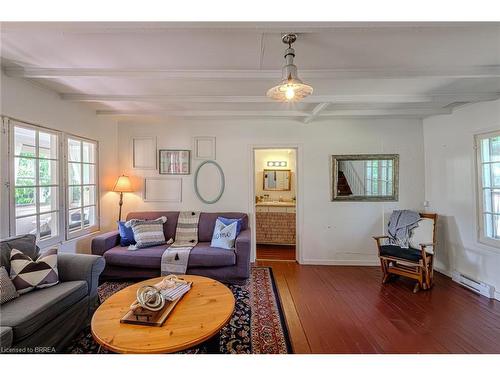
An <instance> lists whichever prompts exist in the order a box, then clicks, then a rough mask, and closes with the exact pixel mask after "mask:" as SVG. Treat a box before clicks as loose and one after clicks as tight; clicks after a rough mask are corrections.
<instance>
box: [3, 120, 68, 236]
mask: <svg viewBox="0 0 500 375" xmlns="http://www.w3.org/2000/svg"><path fill="white" fill-rule="evenodd" d="M11 134H12V138H11V140H12V142H11V155H12V156H13V157H12V160H11V162H12V164H11V166H12V167H13V168H12V173H11V182H10V186H11V196H12V199H11V210H10V211H11V223H12V225H11V228H12V230H11V232H13V233H12V234H15V235H18V234H26V233H32V234H35V235H37V236H38V238H39V240H40V241H45V242H56V241H57V240H60V238H61V235H60V234H61V233H60V223H61V202H60V196H61V195H60V194H61V179H60V153H59V139H60V134H59V133H57V132H52V131H49V130H46V129H43V130H41V129H39V128H37V127H32V126H28V125H26V126H25V125H21V124H18V123H15V124H14V125H13V126H12V127H11ZM51 240H52V241H51Z"/></svg>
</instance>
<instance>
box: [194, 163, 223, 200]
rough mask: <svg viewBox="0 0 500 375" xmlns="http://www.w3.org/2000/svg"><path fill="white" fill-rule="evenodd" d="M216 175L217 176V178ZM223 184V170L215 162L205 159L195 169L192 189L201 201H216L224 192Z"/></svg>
mask: <svg viewBox="0 0 500 375" xmlns="http://www.w3.org/2000/svg"><path fill="white" fill-rule="evenodd" d="M216 175H218V176H219V178H218V179H217V178H216ZM217 180H218V181H217ZM225 184H226V181H225V178H224V172H223V171H222V168H221V166H220V165H219V164H217V162H215V161H213V160H205V161H204V162H202V163H201V164H200V165H199V166H198V168H197V169H196V172H195V174H194V191H195V192H196V195H197V196H198V198H200V200H201V201H202V202H203V203H207V204H213V203H216V202H217V201H218V200H219V199H220V198H221V197H222V194H223V193H224V189H225Z"/></svg>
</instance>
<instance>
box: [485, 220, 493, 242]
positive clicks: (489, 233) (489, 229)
mask: <svg viewBox="0 0 500 375" xmlns="http://www.w3.org/2000/svg"><path fill="white" fill-rule="evenodd" d="M484 235H485V236H486V237H490V238H493V235H494V233H493V215H491V214H484Z"/></svg>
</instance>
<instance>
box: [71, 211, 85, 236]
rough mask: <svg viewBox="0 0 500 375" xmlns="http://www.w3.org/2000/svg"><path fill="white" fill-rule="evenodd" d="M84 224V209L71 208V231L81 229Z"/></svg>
mask: <svg viewBox="0 0 500 375" xmlns="http://www.w3.org/2000/svg"><path fill="white" fill-rule="evenodd" d="M81 226H82V210H81V209H77V210H69V214H68V228H69V231H70V232H74V231H76V230H80V229H81Z"/></svg>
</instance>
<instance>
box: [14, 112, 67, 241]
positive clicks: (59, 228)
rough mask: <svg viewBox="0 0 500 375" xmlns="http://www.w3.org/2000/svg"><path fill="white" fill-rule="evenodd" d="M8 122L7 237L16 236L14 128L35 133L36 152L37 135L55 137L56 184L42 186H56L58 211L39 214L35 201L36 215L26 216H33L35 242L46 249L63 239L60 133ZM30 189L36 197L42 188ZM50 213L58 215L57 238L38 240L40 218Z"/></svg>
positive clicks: (20, 122) (17, 121) (36, 157)
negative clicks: (57, 188) (52, 135)
mask: <svg viewBox="0 0 500 375" xmlns="http://www.w3.org/2000/svg"><path fill="white" fill-rule="evenodd" d="M7 122H8V132H9V137H8V140H9V146H8V163H9V179H8V187H9V227H10V231H9V235H11V236H14V235H16V219H17V217H16V202H15V196H16V180H15V168H14V162H15V159H16V155H15V131H14V128H15V127H19V128H24V129H31V130H34V131H35V132H36V141H35V147H36V148H37V150H38V147H37V145H38V137H39V133H40V132H42V133H49V134H54V135H57V137H58V138H57V140H58V142H57V155H58V158H57V159H55V160H57V162H58V168H57V182H58V183H57V184H51V185H43V186H56V187H59V194H58V209H57V210H52V211H48V212H43V213H40V211H39V204H38V202H37V201H36V202H35V206H36V213H35V214H33V215H27V216H35V217H36V221H37V224H36V231H37V234H36V236H37V242H38V245H39V246H40V247H47V246H51V245H54V244H57V243H60V242H61V241H62V239H63V238H64V205H63V195H64V192H63V189H64V186H63V179H62V174H61V173H62V169H61V168H62V164H63V158H62V153H61V140H62V137H63V135H62V133H61V132H59V131H56V130H52V129H48V128H44V127H42V126H38V125H34V124H29V123H26V122H23V121H19V120H14V119H7ZM34 159H35V160H37V159H38V160H40V158H39V157H38V155H37V156H35V157H34ZM48 160H54V159H48ZM35 173H36V176H37V177H36V178H37V179H38V173H39V171H38V170H36V171H35ZM32 187H34V188H35V191H36V193H35V194H36V196H38V195H39V189H40V187H42V185H40V184H39V183H38V184H36V185H33V186H32ZM52 212H58V213H59V220H58V226H57V231H58V233H57V236H54V237H50V238H40V216H41V215H44V214H48V213H52Z"/></svg>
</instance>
